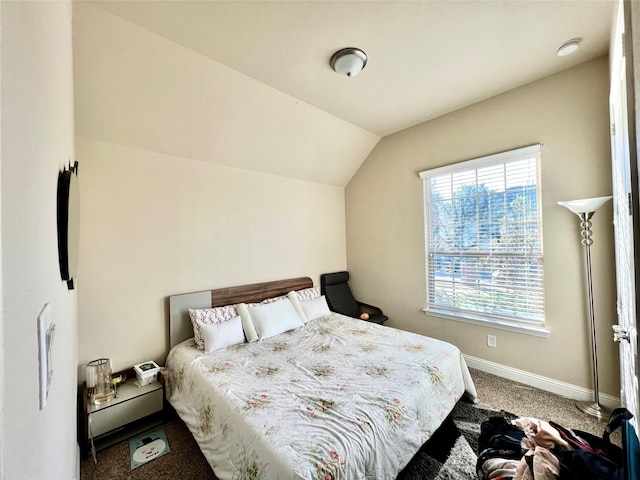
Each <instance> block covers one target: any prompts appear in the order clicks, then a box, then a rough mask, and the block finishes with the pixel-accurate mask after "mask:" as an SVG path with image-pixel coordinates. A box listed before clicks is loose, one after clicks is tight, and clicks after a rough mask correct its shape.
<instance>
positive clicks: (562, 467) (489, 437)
mask: <svg viewBox="0 0 640 480" xmlns="http://www.w3.org/2000/svg"><path fill="white" fill-rule="evenodd" d="M631 416H632V415H631V414H630V413H629V411H628V410H626V409H624V408H622V409H617V410H615V411H614V412H613V413H612V415H611V418H610V420H609V424H608V425H607V427H606V428H605V431H604V434H603V436H602V437H597V436H595V435H592V434H589V433H586V432H581V431H578V430H575V431H574V430H571V429H568V428H564V427H563V426H561V425H558V424H557V423H554V422H546V421H543V420H539V419H537V418H529V417H523V418H518V419H515V420H511V421H508V420H506V419H505V418H503V417H491V418H490V419H489V420H487V421H485V422H483V423H482V425H481V429H480V437H479V439H478V450H479V451H478V461H477V464H476V472H477V475H478V479H479V480H498V479H505V480H507V479H508V480H578V479H580V480H592V479H593V480H609V479H611V480H624V479H625V471H626V469H625V457H624V451H623V449H622V448H620V447H618V446H616V445H613V444H612V443H611V441H610V438H609V437H610V435H611V433H612V432H613V431H614V430H616V429H617V428H618V427H620V426H621V425H622V424H623V423H625V424H626V423H627V422H628V419H629V418H631ZM631 428H633V427H631ZM633 433H634V436H635V432H633ZM623 434H624V429H623Z"/></svg>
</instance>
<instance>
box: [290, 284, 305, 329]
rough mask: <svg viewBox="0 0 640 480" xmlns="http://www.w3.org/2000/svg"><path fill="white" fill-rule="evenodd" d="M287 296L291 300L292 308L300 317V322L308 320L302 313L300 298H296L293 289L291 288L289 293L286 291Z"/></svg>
mask: <svg viewBox="0 0 640 480" xmlns="http://www.w3.org/2000/svg"><path fill="white" fill-rule="evenodd" d="M287 298H288V299H289V300H290V301H291V304H292V305H293V308H295V309H296V312H297V313H298V315H299V316H300V318H301V319H302V323H307V322H308V321H309V320H307V316H306V315H305V314H304V310H303V309H302V304H301V303H300V299H299V298H298V294H297V293H296V292H295V290H292V291H290V292H289V293H287Z"/></svg>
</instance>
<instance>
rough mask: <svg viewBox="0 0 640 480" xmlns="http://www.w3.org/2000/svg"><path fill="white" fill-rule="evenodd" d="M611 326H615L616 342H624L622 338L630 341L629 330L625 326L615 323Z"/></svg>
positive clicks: (614, 336) (614, 337)
mask: <svg viewBox="0 0 640 480" xmlns="http://www.w3.org/2000/svg"><path fill="white" fill-rule="evenodd" d="M611 328H613V341H614V342H618V343H620V342H622V340H626V341H627V342H629V341H630V340H629V332H627V331H626V330H625V329H624V328H622V327H621V326H620V325H613V326H612V327H611Z"/></svg>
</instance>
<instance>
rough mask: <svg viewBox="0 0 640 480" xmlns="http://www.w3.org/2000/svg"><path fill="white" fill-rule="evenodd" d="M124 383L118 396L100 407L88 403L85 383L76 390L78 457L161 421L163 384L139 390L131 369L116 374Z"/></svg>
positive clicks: (162, 417)
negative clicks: (124, 379)
mask: <svg viewBox="0 0 640 480" xmlns="http://www.w3.org/2000/svg"><path fill="white" fill-rule="evenodd" d="M119 375H126V376H127V381H126V382H125V383H123V384H120V385H119V386H118V396H117V397H115V398H113V399H112V400H109V401H108V402H106V403H103V404H101V405H94V404H92V403H89V400H88V398H87V384H86V383H83V384H82V388H80V389H79V390H80V391H79V393H78V395H79V398H78V407H79V408H78V415H79V432H78V433H79V440H80V447H81V450H82V456H83V457H88V456H89V455H90V454H91V451H92V448H91V447H92V445H95V451H99V450H102V449H104V448H106V447H109V446H111V445H113V444H115V443H118V442H120V441H122V440H124V439H126V438H129V437H132V436H134V435H137V434H138V433H141V432H143V431H144V430H147V429H148V428H151V427H153V426H155V425H159V424H161V423H162V422H163V421H164V415H163V408H164V382H162V383H161V382H159V381H158V382H154V383H151V384H149V385H145V386H144V387H139V386H138V385H137V384H136V383H135V382H136V375H135V372H134V371H133V369H131V370H126V371H123V372H116V373H114V374H113V375H112V376H113V377H117V376H119Z"/></svg>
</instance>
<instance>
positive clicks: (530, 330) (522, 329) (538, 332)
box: [422, 308, 551, 338]
mask: <svg viewBox="0 0 640 480" xmlns="http://www.w3.org/2000/svg"><path fill="white" fill-rule="evenodd" d="M422 311H423V312H424V314H425V315H426V316H428V317H438V318H445V319H447V320H455V321H456V322H463V323H471V324H473V325H481V326H483V327H489V328H498V329H500V330H508V331H510V332H516V333H524V334H525V335H533V336H535V337H543V338H547V337H549V335H551V331H550V330H548V329H546V328H544V327H536V326H533V325H521V324H517V323H512V322H509V321H506V320H485V319H482V318H474V317H458V316H456V315H450V314H447V313H441V312H437V311H433V310H427V309H426V308H423V309H422Z"/></svg>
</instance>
